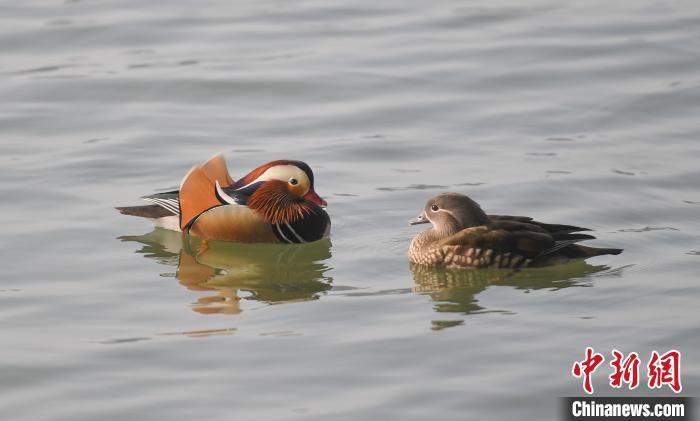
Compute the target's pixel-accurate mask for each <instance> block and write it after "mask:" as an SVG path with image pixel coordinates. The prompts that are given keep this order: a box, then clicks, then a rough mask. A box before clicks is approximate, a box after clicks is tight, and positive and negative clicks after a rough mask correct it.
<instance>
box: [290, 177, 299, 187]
mask: <svg viewBox="0 0 700 421" xmlns="http://www.w3.org/2000/svg"><path fill="white" fill-rule="evenodd" d="M289 184H291V185H292V186H296V185H297V184H299V180H297V179H296V178H294V177H292V178H290V179H289Z"/></svg>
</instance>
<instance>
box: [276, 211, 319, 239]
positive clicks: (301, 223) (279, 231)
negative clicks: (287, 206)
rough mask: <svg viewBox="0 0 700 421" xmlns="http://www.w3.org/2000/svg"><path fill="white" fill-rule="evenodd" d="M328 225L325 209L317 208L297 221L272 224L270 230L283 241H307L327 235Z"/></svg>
mask: <svg viewBox="0 0 700 421" xmlns="http://www.w3.org/2000/svg"><path fill="white" fill-rule="evenodd" d="M330 225H331V220H330V217H329V216H328V214H327V213H326V211H324V210H323V209H321V208H318V209H316V210H315V212H312V213H310V214H308V215H306V216H305V217H304V218H302V219H300V220H298V221H294V222H291V223H279V224H272V232H274V234H275V236H276V237H277V239H278V240H280V241H281V242H283V243H289V244H299V243H309V242H312V241H316V240H320V239H321V238H323V237H324V236H326V235H328V232H329V231H330Z"/></svg>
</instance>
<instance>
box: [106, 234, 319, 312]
mask: <svg viewBox="0 0 700 421" xmlns="http://www.w3.org/2000/svg"><path fill="white" fill-rule="evenodd" d="M119 239H120V240H122V241H133V242H137V243H141V244H143V247H142V248H141V249H139V250H137V253H140V254H143V255H144V256H145V257H147V258H149V259H153V260H155V261H157V262H159V263H161V264H166V265H171V266H177V271H176V272H175V277H176V278H177V280H178V281H179V282H180V284H181V285H183V286H184V287H186V288H187V289H189V290H191V291H203V292H206V291H209V292H211V293H209V294H207V295H204V296H200V297H199V298H198V299H197V301H196V302H195V303H194V304H193V305H192V309H193V310H194V311H197V312H199V313H204V314H210V313H228V314H238V313H240V312H241V306H240V304H241V300H255V301H261V302H264V303H269V304H278V303H290V302H297V301H306V300H313V299H317V298H318V297H319V295H320V294H321V293H323V292H324V291H327V290H329V289H330V288H331V281H332V279H331V278H330V277H328V276H325V272H326V271H327V270H328V266H326V265H325V264H324V263H323V262H324V261H325V260H326V259H328V258H330V257H331V251H330V247H331V242H330V240H321V241H317V242H314V243H311V244H300V245H293V246H290V245H277V244H237V243H230V242H219V241H209V242H206V243H205V242H202V241H201V240H200V239H197V238H194V237H185V236H183V235H182V234H180V233H178V232H174V231H169V230H164V229H159V228H156V229H155V230H153V231H152V232H150V233H148V234H145V235H140V236H122V237H119Z"/></svg>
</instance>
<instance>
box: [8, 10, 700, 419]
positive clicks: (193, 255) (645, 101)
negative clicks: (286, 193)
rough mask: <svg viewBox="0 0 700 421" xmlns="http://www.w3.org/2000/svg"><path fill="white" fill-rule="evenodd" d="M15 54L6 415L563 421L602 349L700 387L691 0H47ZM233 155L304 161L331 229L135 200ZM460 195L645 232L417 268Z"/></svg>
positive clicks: (699, 227)
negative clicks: (211, 225)
mask: <svg viewBox="0 0 700 421" xmlns="http://www.w3.org/2000/svg"><path fill="white" fill-rule="evenodd" d="M0 51H1V52H2V60H1V61H0V98H1V99H0V197H2V201H1V204H0V215H1V216H2V221H3V228H2V236H0V244H2V251H3V252H2V257H1V258H0V259H2V260H1V261H2V266H3V275H2V278H1V281H0V329H1V331H2V333H3V335H2V340H1V341H2V346H0V373H1V375H0V418H1V419H3V420H49V419H50V420H70V421H76V420H95V419H100V420H124V419H134V420H135V419H148V420H155V419H158V420H160V419H163V420H165V419H167V420H192V419H207V420H229V419H232V418H236V419H241V420H290V419H300V420H301V419H303V420H324V421H325V420H328V419H334V420H335V419H338V420H365V419H367V420H369V419H372V420H378V419H393V420H403V421H408V420H425V419H428V418H436V419H445V420H460V421H462V420H471V419H477V420H479V419H480V420H486V419H488V420H513V419H533V420H534V419H549V420H552V419H557V416H558V414H557V410H558V406H559V401H558V397H559V396H567V395H577V394H580V393H581V385H580V381H579V380H577V379H574V378H573V377H572V376H571V374H570V370H571V364H572V362H573V361H574V360H578V359H581V358H582V356H583V351H584V349H585V347H586V346H593V347H595V349H596V350H597V351H600V352H603V353H609V352H610V350H612V349H613V348H617V349H620V350H622V351H624V352H632V351H636V352H638V353H640V355H648V353H649V352H650V351H651V350H652V349H658V350H659V351H666V350H668V349H670V348H676V349H678V350H680V351H681V352H682V353H683V385H684V393H685V394H688V395H697V391H698V387H699V386H700V359H699V358H698V352H697V350H698V349H700V329H699V327H698V326H699V325H698V319H699V317H698V298H700V290H699V288H698V282H699V279H698V273H699V271H698V269H699V268H700V242H699V241H698V233H699V231H700V222H698V221H700V218H698V216H699V215H700V192H699V191H698V182H699V181H700V169H699V168H700V166H699V165H698V162H700V144H699V138H700V118H698V116H700V9H699V8H698V5H697V3H696V2H691V1H678V2H661V1H616V2H602V1H600V2H599V1H590V2H579V3H576V5H567V4H565V3H564V2H554V1H551V2H550V1H546V0H543V1H532V2H491V1H489V2H486V1H483V2H449V1H448V2H437V3H436V2H421V1H400V2H399V1H397V2H370V1H358V2H331V1H300V2H282V1H279V2H276V1H272V2H267V1H249V2H242V1H240V2H238V1H236V2H229V1H225V2H224V1H221V2H216V1H198V2H185V1H182V0H175V1H169V2H160V3H148V2H142V1H128V0H113V1H90V0H68V1H66V2H61V1H60V0H56V1H45V0H30V1H26V2H14V3H11V2H4V3H3V4H2V5H0ZM217 152H223V153H224V154H225V155H226V157H227V160H228V161H229V166H230V168H231V169H232V172H233V174H234V176H240V175H242V174H243V173H245V172H247V170H249V169H251V168H253V167H255V166H257V165H259V164H261V163H263V162H266V161H268V160H272V159H278V158H290V159H291V158H296V159H303V160H305V161H307V162H308V163H309V164H310V165H311V166H312V167H313V168H314V169H315V172H316V177H317V191H318V192H319V193H320V194H321V195H322V196H324V197H325V198H326V199H327V200H328V202H329V208H328V211H329V213H330V214H331V217H332V219H333V235H332V238H331V240H330V241H328V242H321V243H318V244H311V245H307V246H303V247H279V246H242V245H226V244H213V245H212V247H211V248H210V249H209V250H207V251H206V252H205V253H200V251H201V250H199V248H198V244H196V242H194V243H193V242H192V241H189V240H187V239H185V240H183V239H182V238H181V237H180V236H179V235H177V234H173V233H170V232H166V231H160V230H155V231H153V228H152V227H151V225H150V224H149V223H148V222H147V221H143V220H140V219H138V218H131V217H126V216H123V215H119V214H118V213H117V212H116V211H114V209H113V207H114V206H120V205H130V204H138V203H139V200H138V197H139V196H141V195H145V194H149V193H152V192H154V191H163V190H164V189H168V188H173V187H176V186H177V185H178V184H179V182H180V179H181V178H182V176H183V175H184V174H185V172H186V171H187V170H188V169H189V168H190V167H191V166H192V165H193V164H196V163H198V162H201V161H203V160H205V159H207V158H208V157H210V156H211V155H213V154H214V153H217ZM447 190H451V191H458V192H462V193H466V194H469V195H470V196H471V197H473V198H474V199H475V200H477V201H478V202H479V203H481V204H482V206H483V208H484V209H485V210H486V211H487V212H490V213H510V214H524V215H530V216H533V217H536V218H538V219H540V220H545V221H549V222H555V223H568V224H576V225H580V226H586V227H591V228H592V229H594V234H595V235H596V236H597V237H598V240H595V241H593V242H591V243H592V245H598V246H608V247H621V248H624V249H625V252H624V253H623V254H622V255H620V256H603V257H598V258H595V259H590V260H588V261H587V262H572V263H570V264H568V265H563V266H559V267H553V268H544V269H532V270H524V271H521V272H516V273H513V272H509V271H471V272H464V271H426V270H424V269H422V268H415V267H411V266H410V265H409V263H408V261H407V258H406V249H407V247H408V243H409V241H410V239H411V238H412V237H413V236H414V235H415V234H416V233H417V231H418V229H419V228H420V227H409V226H408V225H407V221H408V220H409V219H411V218H413V217H414V216H415V215H416V214H417V213H418V212H419V211H420V210H421V209H422V207H423V204H424V203H425V200H426V199H427V198H428V197H430V196H431V195H433V194H436V193H438V192H441V191H447ZM606 380H607V379H606V373H602V374H600V375H597V376H596V378H595V382H594V386H595V387H596V392H597V393H598V394H600V395H611V394H615V393H616V392H615V391H613V390H611V389H610V388H609V387H608V386H607V381H606ZM617 393H622V392H617ZM634 393H635V394H639V395H643V394H650V393H651V392H649V391H648V390H647V389H645V388H643V387H642V388H640V389H638V390H636V391H635V392H634ZM654 393H655V394H659V393H662V392H654ZM665 393H669V392H665Z"/></svg>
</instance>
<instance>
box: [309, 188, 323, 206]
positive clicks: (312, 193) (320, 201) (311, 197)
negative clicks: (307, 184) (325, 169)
mask: <svg viewBox="0 0 700 421" xmlns="http://www.w3.org/2000/svg"><path fill="white" fill-rule="evenodd" d="M304 199H305V200H308V201H309V202H311V203H315V204H317V205H319V206H328V203H326V201H325V200H323V199H321V197H320V196H319V195H318V194H316V192H315V191H313V189H311V190H309V192H308V193H306V194H305V195H304Z"/></svg>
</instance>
